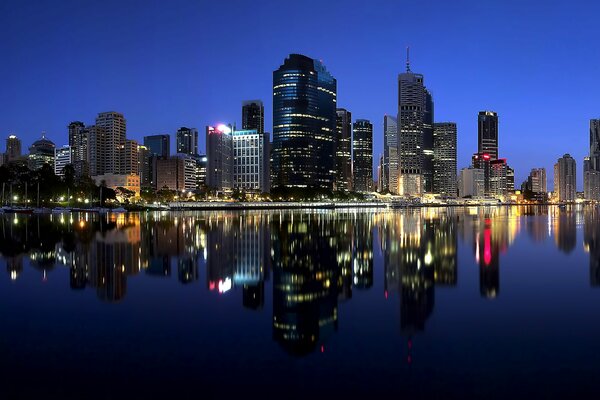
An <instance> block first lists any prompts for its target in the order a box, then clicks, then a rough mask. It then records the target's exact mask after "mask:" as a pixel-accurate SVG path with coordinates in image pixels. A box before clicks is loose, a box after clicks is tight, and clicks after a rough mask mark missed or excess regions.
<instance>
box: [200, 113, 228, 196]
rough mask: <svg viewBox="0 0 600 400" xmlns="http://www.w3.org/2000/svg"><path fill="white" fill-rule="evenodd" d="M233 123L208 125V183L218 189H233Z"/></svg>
mask: <svg viewBox="0 0 600 400" xmlns="http://www.w3.org/2000/svg"><path fill="white" fill-rule="evenodd" d="M231 133H232V128H231V125H224V124H221V125H218V126H216V127H213V126H207V127H206V156H207V157H208V166H207V168H206V169H207V171H206V184H207V185H208V186H209V187H211V188H214V189H216V190H231V189H233V182H232V181H233V137H232V134H231Z"/></svg>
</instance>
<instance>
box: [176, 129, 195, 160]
mask: <svg viewBox="0 0 600 400" xmlns="http://www.w3.org/2000/svg"><path fill="white" fill-rule="evenodd" d="M176 142H177V153H178V154H190V155H195V154H198V129H196V128H186V127H185V126H182V127H181V128H179V129H177V133H176Z"/></svg>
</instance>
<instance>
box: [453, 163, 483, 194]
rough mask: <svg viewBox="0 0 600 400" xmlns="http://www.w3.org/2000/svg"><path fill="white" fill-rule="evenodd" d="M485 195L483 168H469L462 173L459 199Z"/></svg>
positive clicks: (459, 180) (459, 179)
mask: <svg viewBox="0 0 600 400" xmlns="http://www.w3.org/2000/svg"><path fill="white" fill-rule="evenodd" d="M484 195H485V175H484V171H483V169H481V168H474V167H468V168H463V169H462V170H461V171H460V176H459V178H458V196H459V197H483V196H484Z"/></svg>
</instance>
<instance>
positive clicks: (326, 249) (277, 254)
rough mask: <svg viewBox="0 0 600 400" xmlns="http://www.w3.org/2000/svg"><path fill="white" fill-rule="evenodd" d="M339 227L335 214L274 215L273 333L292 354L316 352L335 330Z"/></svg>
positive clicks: (272, 230)
mask: <svg viewBox="0 0 600 400" xmlns="http://www.w3.org/2000/svg"><path fill="white" fill-rule="evenodd" d="M335 228H336V220H335V217H334V216H332V215H331V214H329V215H328V214H325V213H314V214H300V215H294V214H279V215H274V216H273V222H272V225H271V232H272V235H271V243H272V263H273V337H274V339H275V341H277V342H278V343H279V344H280V345H281V346H282V347H283V348H284V349H285V350H286V351H287V352H288V353H290V354H292V355H297V356H300V355H305V354H308V353H310V352H312V351H314V350H315V349H316V348H317V347H318V346H319V345H321V346H323V345H324V343H325V340H326V338H327V337H328V336H329V335H330V334H331V333H332V332H333V331H335V330H337V317H338V311H337V306H338V303H337V300H338V290H337V289H338V285H336V283H337V282H338V277H339V266H338V264H337V258H336V248H335V245H336V243H337V242H336V236H337V235H336V230H335Z"/></svg>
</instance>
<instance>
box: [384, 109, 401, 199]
mask: <svg viewBox="0 0 600 400" xmlns="http://www.w3.org/2000/svg"><path fill="white" fill-rule="evenodd" d="M381 175H382V179H383V182H382V190H383V191H389V192H390V193H393V194H396V193H398V120H397V119H396V118H395V117H392V116H391V115H386V116H384V117H383V171H382V173H381Z"/></svg>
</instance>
